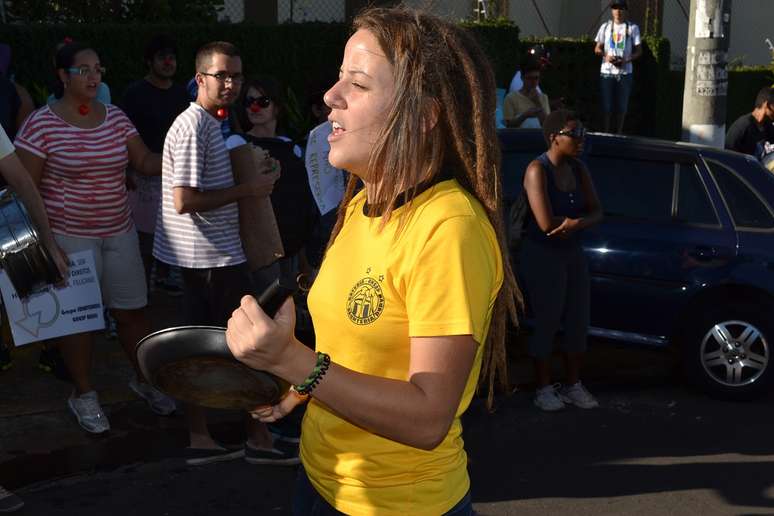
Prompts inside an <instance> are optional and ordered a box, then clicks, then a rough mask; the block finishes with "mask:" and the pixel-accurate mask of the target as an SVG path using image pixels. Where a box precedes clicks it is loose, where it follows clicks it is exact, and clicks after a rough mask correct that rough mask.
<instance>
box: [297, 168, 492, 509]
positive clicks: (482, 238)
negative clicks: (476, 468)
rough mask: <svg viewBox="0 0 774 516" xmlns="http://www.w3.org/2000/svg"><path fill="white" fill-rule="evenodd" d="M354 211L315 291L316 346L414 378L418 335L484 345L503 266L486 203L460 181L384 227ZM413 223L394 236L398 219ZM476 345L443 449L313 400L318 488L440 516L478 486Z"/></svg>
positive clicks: (339, 504) (341, 360) (309, 467)
mask: <svg viewBox="0 0 774 516" xmlns="http://www.w3.org/2000/svg"><path fill="white" fill-rule="evenodd" d="M364 203H365V196H364V193H363V192H360V193H359V194H358V195H357V196H355V198H354V199H353V200H352V202H351V203H350V205H349V208H348V213H347V220H346V222H345V224H344V226H343V227H342V229H341V232H340V233H339V235H338V236H337V238H336V241H335V242H334V243H333V245H332V246H331V248H330V249H329V250H328V254H327V256H326V257H325V261H324V262H323V264H322V267H321V269H320V273H319V275H318V276H317V279H316V280H315V283H314V287H313V288H312V291H311V292H310V294H309V307H310V311H311V313H312V319H313V322H314V328H315V333H316V336H317V349H318V350H319V351H323V352H325V353H328V354H330V356H331V360H332V361H334V362H336V363H338V364H339V365H342V366H344V367H347V368H350V369H352V370H355V371H359V372H362V373H365V374H370V375H375V376H381V377H386V378H392V379H398V380H404V381H408V379H409V378H408V371H409V359H410V340H409V338H410V337H430V336H444V335H472V336H473V338H474V339H475V340H476V342H478V343H484V342H486V335H487V332H488V330H489V322H490V319H491V316H492V307H493V306H494V302H495V299H496V297H497V293H498V291H499V289H500V286H501V285H502V281H503V270H502V267H503V266H502V257H501V255H500V252H499V247H498V244H497V239H496V236H495V233H494V230H493V229H492V226H491V225H490V223H489V220H488V218H487V216H486V213H485V212H484V210H483V208H482V207H481V205H480V203H479V202H478V201H477V200H476V199H475V197H473V196H472V195H470V194H469V193H468V192H466V191H465V190H464V189H463V188H462V187H460V185H459V184H458V183H457V181H455V180H447V181H442V182H439V183H437V184H436V185H434V186H432V187H430V188H429V189H427V190H426V191H424V192H422V193H421V194H420V195H418V196H417V197H416V198H415V199H414V201H413V203H411V204H410V205H407V206H402V207H400V208H397V209H396V210H395V211H394V212H393V217H392V219H391V220H390V222H389V223H388V224H387V225H386V226H385V228H384V229H383V230H382V231H381V232H380V231H379V225H380V223H381V220H380V219H379V218H378V217H374V218H370V217H367V216H366V215H365V214H364V213H363V206H364ZM406 210H408V213H406V214H405V215H406V217H407V218H406V222H405V226H404V227H403V228H402V229H401V232H400V234H399V235H398V236H397V237H396V228H397V227H398V219H399V217H400V216H401V215H404V213H403V212H404V211H406ZM482 351H483V346H478V351H477V353H476V357H475V361H474V363H473V368H472V370H471V372H470V376H469V377H468V381H467V383H466V385H465V390H464V393H463V395H462V399H461V401H460V404H459V407H458V409H457V414H456V418H455V419H454V422H453V423H452V425H451V428H450V429H449V433H448V434H447V435H446V438H445V439H444V440H443V442H442V443H441V444H440V445H439V446H438V447H436V448H435V449H433V450H430V451H426V450H420V449H418V448H413V447H411V446H407V445H404V444H400V443H398V442H395V441H392V440H390V439H387V438H384V437H381V436H378V435H375V434H373V433H371V432H368V431H366V430H364V429H362V428H360V427H358V426H355V425H353V424H351V423H349V422H348V421H346V420H344V419H343V418H341V417H340V416H338V415H337V414H336V413H335V412H333V411H331V410H330V409H328V408H327V407H326V406H324V405H323V404H322V403H320V402H318V401H316V400H314V399H313V400H312V402H311V403H310V405H309V408H308V410H307V412H306V415H305V416H304V422H303V431H302V439H301V460H302V462H303V464H304V467H305V468H306V471H307V474H308V475H309V479H310V480H311V482H312V485H313V486H314V487H315V489H316V490H317V491H318V492H319V493H320V494H321V495H322V496H323V498H325V500H327V501H328V503H330V504H331V505H332V506H333V507H335V508H336V509H337V510H339V511H341V512H344V513H347V514H366V515H368V514H378V515H391V514H395V515H398V514H400V515H406V514H412V515H415V514H441V513H444V512H446V511H448V510H449V509H451V508H452V507H453V506H454V505H455V504H456V503H457V502H459V500H460V499H462V497H463V496H464V495H465V493H466V492H467V491H468V489H469V486H470V480H469V478H468V473H467V456H466V455H465V450H464V449H463V442H462V426H461V424H460V419H459V417H460V415H461V414H462V413H463V412H464V411H465V410H466V409H467V407H468V405H469V404H470V400H471V398H472V397H473V393H474V391H475V388H476V383H477V379H478V376H479V371H480V369H481V356H482Z"/></svg>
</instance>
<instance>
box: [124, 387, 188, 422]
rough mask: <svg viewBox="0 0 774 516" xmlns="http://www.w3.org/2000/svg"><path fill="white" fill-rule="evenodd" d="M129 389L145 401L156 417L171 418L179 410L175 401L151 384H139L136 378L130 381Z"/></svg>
mask: <svg viewBox="0 0 774 516" xmlns="http://www.w3.org/2000/svg"><path fill="white" fill-rule="evenodd" d="M129 388H130V389H132V390H133V391H134V393H135V394H137V395H138V396H139V397H141V398H142V399H144V400H145V402H146V403H147V404H148V406H149V407H150V409H151V410H152V411H153V413H154V414H156V415H159V416H169V415H171V414H172V413H173V412H174V411H175V410H176V409H177V405H176V404H175V400H173V399H172V398H170V397H169V396H167V395H166V394H164V393H163V392H161V391H160V390H158V389H156V388H155V387H153V386H152V385H151V384H149V383H143V382H138V381H137V379H136V378H132V379H131V380H129Z"/></svg>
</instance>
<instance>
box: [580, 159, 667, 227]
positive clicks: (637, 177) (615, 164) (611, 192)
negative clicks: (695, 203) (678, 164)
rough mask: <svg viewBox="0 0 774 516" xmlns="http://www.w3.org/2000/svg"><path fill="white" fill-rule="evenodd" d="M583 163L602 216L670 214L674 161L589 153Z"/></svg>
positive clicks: (662, 216)
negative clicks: (585, 161) (585, 165)
mask: <svg viewBox="0 0 774 516" xmlns="http://www.w3.org/2000/svg"><path fill="white" fill-rule="evenodd" d="M587 164H588V167H589V172H590V173H591V177H592V180H593V181H594V188H595V189H596V191H597V195H598V196H599V202H600V203H601V204H602V208H603V209H604V212H605V216H606V217H627V218H633V219H646V220H661V221H669V220H670V219H671V218H672V192H673V191H674V178H675V165H674V163H672V162H664V161H644V160H634V159H622V158H607V157H601V156H591V157H589V158H588V159H587Z"/></svg>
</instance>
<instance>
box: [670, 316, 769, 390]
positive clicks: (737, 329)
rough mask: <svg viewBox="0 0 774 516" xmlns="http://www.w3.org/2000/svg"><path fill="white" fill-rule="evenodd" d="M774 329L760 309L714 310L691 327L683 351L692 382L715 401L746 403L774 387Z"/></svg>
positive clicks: (694, 321)
mask: <svg viewBox="0 0 774 516" xmlns="http://www.w3.org/2000/svg"><path fill="white" fill-rule="evenodd" d="M773 348H774V326H773V325H772V322H771V320H770V313H769V312H768V310H764V309H762V308H760V307H757V306H752V305H740V306H737V307H734V308H727V309H710V310H707V311H706V312H705V313H703V314H701V315H699V316H698V317H696V318H695V319H694V320H693V322H692V323H691V324H690V327H689V330H688V332H687V333H686V337H685V339H684V342H683V345H682V351H683V364H684V367H685V370H686V372H687V373H688V376H689V378H690V379H691V380H692V381H693V382H694V383H695V384H697V385H698V386H699V387H701V388H702V389H703V390H705V391H706V392H707V393H709V394H710V395H711V396H714V397H717V398H722V399H731V400H747V399H752V398H755V397H757V396H760V395H762V394H763V393H765V392H766V390H767V389H768V388H770V386H771V385H772V382H773V381H774V357H772V352H773V351H774V349H773Z"/></svg>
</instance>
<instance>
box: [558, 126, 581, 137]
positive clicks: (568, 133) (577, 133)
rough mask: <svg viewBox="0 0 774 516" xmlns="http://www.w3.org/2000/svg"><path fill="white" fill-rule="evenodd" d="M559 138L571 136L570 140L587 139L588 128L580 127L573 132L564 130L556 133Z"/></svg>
mask: <svg viewBox="0 0 774 516" xmlns="http://www.w3.org/2000/svg"><path fill="white" fill-rule="evenodd" d="M556 134H557V136H569V137H570V138H572V139H574V140H581V139H583V138H585V137H586V128H585V127H582V126H579V127H576V128H575V129H572V130H569V131H568V130H566V129H562V130H561V131H559V132H558V133H556Z"/></svg>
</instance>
